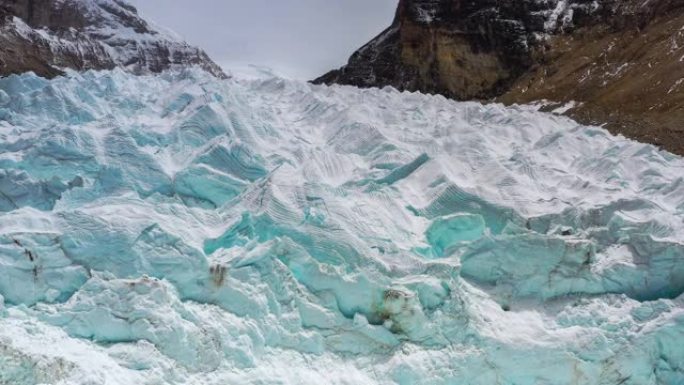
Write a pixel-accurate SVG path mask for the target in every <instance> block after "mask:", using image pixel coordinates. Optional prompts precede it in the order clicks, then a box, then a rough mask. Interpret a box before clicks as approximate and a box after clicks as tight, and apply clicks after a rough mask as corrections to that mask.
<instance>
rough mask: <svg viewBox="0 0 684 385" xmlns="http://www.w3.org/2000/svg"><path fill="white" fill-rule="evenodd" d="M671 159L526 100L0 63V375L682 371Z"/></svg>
mask: <svg viewBox="0 0 684 385" xmlns="http://www.w3.org/2000/svg"><path fill="white" fill-rule="evenodd" d="M682 234H684V160H683V159H682V158H680V157H677V156H674V155H671V154H669V153H666V152H663V151H659V150H658V149H656V148H655V147H653V146H650V145H644V144H640V143H636V142H633V141H629V140H626V139H624V138H623V137H615V136H612V135H610V134H609V133H608V132H606V131H605V130H603V129H601V128H598V127H586V126H580V125H578V124H577V123H575V122H573V121H571V120H569V119H567V118H565V117H560V116H555V115H551V114H545V113H541V112H538V111H536V110H535V109H534V108H533V107H531V106H513V107H509V108H506V107H503V106H501V105H497V104H490V105H481V104H479V103H457V102H453V101H449V100H446V99H445V98H443V97H440V96H427V95H421V94H417V93H406V92H403V93H402V92H398V91H396V90H393V89H390V88H386V89H381V90H378V89H374V90H359V89H355V88H351V87H340V86H334V87H324V86H315V85H310V84H306V83H302V82H297V81H290V80H284V79H279V78H276V77H273V76H267V75H263V74H262V75H261V76H260V77H258V78H251V79H240V78H236V79H230V80H225V81H223V80H217V79H215V78H213V77H211V76H210V75H207V74H205V73H203V72H201V71H199V70H187V71H182V72H172V73H165V74H162V75H159V76H141V77H136V76H132V75H129V74H126V73H124V72H122V71H120V70H113V71H105V72H86V73H81V74H79V73H69V74H67V75H66V76H64V77H58V78H55V79H53V80H49V81H48V80H45V79H41V78H38V77H36V76H34V75H32V74H24V75H21V76H16V75H15V76H10V77H6V78H2V79H0V277H2V278H1V279H0V384H44V383H49V384H61V385H66V384H76V385H92V384H108V385H109V384H112V385H114V384H121V385H124V384H126V385H129V384H150V385H152V384H225V383H239V384H321V383H325V384H402V385H403V384H407V385H408V384H435V385H437V384H473V385H477V384H481V385H490V384H516V385H528V384H529V385H540V384H559V385H560V384H605V385H608V384H632V385H637V384H638V385H642V384H653V385H656V384H684V347H683V346H684V345H683V343H684V295H682V293H684V236H683V235H682Z"/></svg>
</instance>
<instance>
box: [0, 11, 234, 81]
mask: <svg viewBox="0 0 684 385" xmlns="http://www.w3.org/2000/svg"><path fill="white" fill-rule="evenodd" d="M191 65H196V66H199V67H201V68H203V69H205V70H207V71H208V72H210V73H212V74H213V75H215V76H218V77H225V76H226V75H225V74H224V72H223V71H222V70H221V68H220V67H219V66H218V65H216V64H215V63H214V62H213V61H211V59H210V58H209V57H208V56H207V54H206V53H205V52H204V51H202V50H201V49H199V48H196V47H193V46H191V45H189V44H188V43H186V42H184V41H183V40H182V39H180V38H179V37H177V36H175V35H174V34H173V33H171V32H167V31H163V30H162V29H160V28H157V27H155V26H153V25H151V24H150V23H148V22H146V21H145V20H144V19H142V18H141V17H140V16H139V15H138V13H137V11H136V9H135V7H133V6H132V5H130V4H129V3H127V2H125V1H123V0H0V76H5V75H8V74H12V73H22V72H28V71H33V72H35V73H36V74H38V75H41V76H45V77H52V76H56V75H59V74H61V73H62V72H63V70H64V69H66V68H71V69H76V70H87V69H112V68H114V67H121V68H123V69H125V70H127V71H129V72H133V73H136V74H144V73H153V72H161V71H163V70H165V69H169V68H174V67H185V66H191Z"/></svg>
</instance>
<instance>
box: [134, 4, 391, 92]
mask: <svg viewBox="0 0 684 385" xmlns="http://www.w3.org/2000/svg"><path fill="white" fill-rule="evenodd" d="M129 1H130V2H131V3H133V4H134V5H135V6H136V7H137V8H138V11H139V12H140V14H141V15H142V16H143V17H144V18H146V19H149V20H151V21H153V22H155V23H156V24H159V25H161V26H163V27H167V28H169V29H171V30H173V31H175V32H177V33H178V34H180V35H181V36H182V37H184V38H185V39H186V40H187V41H188V42H190V43H191V44H194V45H198V46H200V47H202V48H203V49H204V50H206V51H207V52H208V53H209V55H210V56H211V57H212V58H213V59H214V61H216V62H218V63H219V64H220V65H222V66H223V67H224V68H226V69H227V70H230V68H231V67H235V66H243V67H244V66H246V65H247V64H258V65H263V66H268V67H271V68H273V70H274V71H275V72H276V73H278V74H280V75H283V76H287V77H292V78H299V79H307V80H308V79H312V78H315V77H317V76H319V75H322V74H323V73H325V72H327V71H328V70H331V69H333V68H337V67H340V66H341V65H343V64H345V63H346V62H347V59H348V58H349V55H351V54H352V53H353V52H354V51H355V50H356V49H357V48H359V47H361V45H363V44H364V43H366V42H367V41H368V40H370V39H371V38H373V37H375V36H376V35H377V34H379V33H380V32H382V30H383V29H385V28H386V27H387V26H389V25H390V23H391V22H392V19H393V17H394V11H395V8H396V4H397V2H398V0H129Z"/></svg>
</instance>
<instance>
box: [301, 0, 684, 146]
mask: <svg viewBox="0 0 684 385" xmlns="http://www.w3.org/2000/svg"><path fill="white" fill-rule="evenodd" d="M682 27H684V0H649V1H643V0H516V1H513V0H510V1H501V0H469V1H468V0H401V1H400V2H399V6H398V9H397V13H396V16H395V19H394V22H393V23H392V25H391V26H390V27H389V28H388V29H387V30H385V31H384V32H383V33H381V34H380V35H379V36H378V37H376V38H375V39H373V40H372V41H371V42H369V43H368V44H366V45H365V46H363V47H362V48H361V49H359V50H358V51H357V52H355V53H354V54H353V55H352V56H351V58H350V60H349V63H348V64H347V65H346V66H344V67H342V68H340V69H338V70H334V71H331V72H329V73H327V74H325V75H323V76H322V77H320V78H318V79H316V80H314V82H316V83H326V84H332V83H338V84H349V85H355V86H360V87H372V86H386V85H389V86H394V87H396V88H398V89H401V90H409V91H421V92H427V93H438V94H443V95H445V96H448V97H451V98H455V99H459V100H465V99H481V100H493V99H494V100H498V101H502V102H505V103H529V102H534V101H540V100H547V101H549V102H550V103H551V104H557V105H559V104H565V103H567V102H570V101H574V102H576V104H575V108H572V109H570V110H568V111H567V113H568V114H569V115H571V116H573V117H574V118H576V119H578V120H580V121H581V122H583V123H591V124H607V127H608V128H609V129H611V130H612V131H614V132H618V133H624V134H625V135H627V136H629V137H632V138H636V139H639V140H643V141H647V142H651V143H654V144H657V145H662V146H663V147H665V148H667V149H669V150H670V151H674V152H678V153H681V154H684V84H683V83H684V80H680V79H684V66H683V65H681V63H680V59H681V60H684V59H682V58H684V31H682V29H681V28H682ZM680 49H681V51H680ZM645 75H646V76H645ZM645 78H648V80H647V83H644V79H645ZM637 84H638V85H637ZM635 85H637V86H635ZM680 86H681V87H680Z"/></svg>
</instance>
